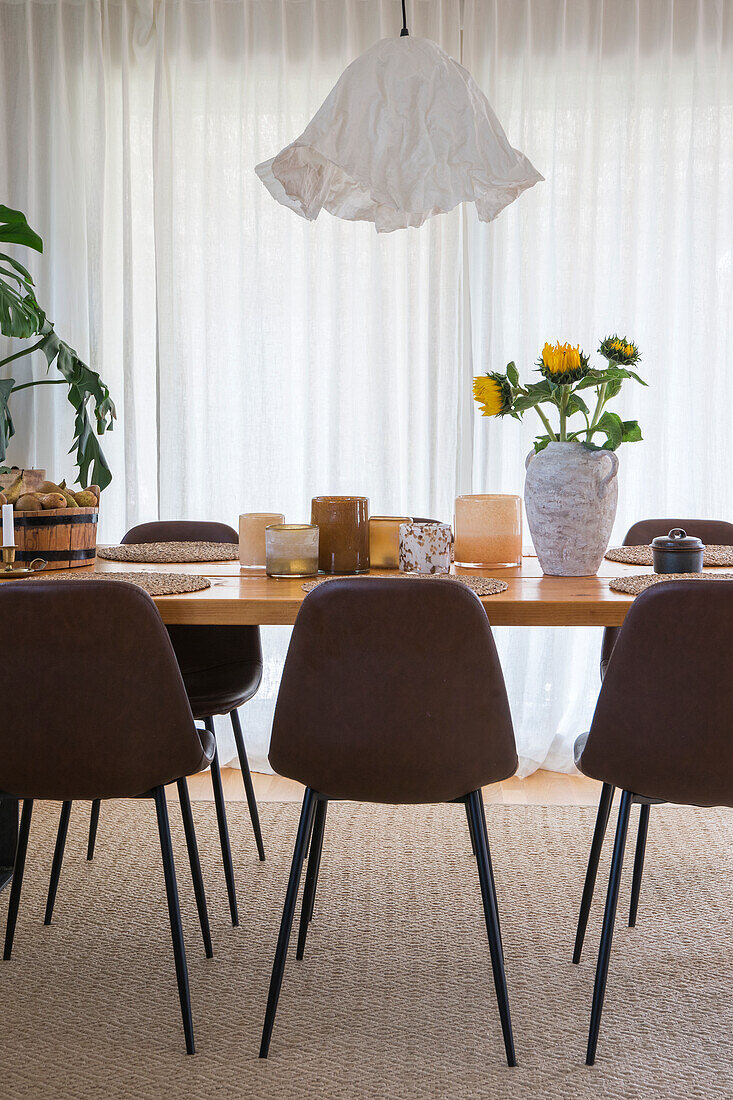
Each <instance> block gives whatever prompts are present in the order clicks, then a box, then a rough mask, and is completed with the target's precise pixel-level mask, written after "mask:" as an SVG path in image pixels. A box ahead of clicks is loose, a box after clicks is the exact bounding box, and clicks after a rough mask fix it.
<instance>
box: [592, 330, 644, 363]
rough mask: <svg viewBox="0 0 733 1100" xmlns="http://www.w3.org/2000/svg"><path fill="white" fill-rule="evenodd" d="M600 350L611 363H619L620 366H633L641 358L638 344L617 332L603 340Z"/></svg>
mask: <svg viewBox="0 0 733 1100" xmlns="http://www.w3.org/2000/svg"><path fill="white" fill-rule="evenodd" d="M598 352H599V354H600V355H602V356H603V358H604V359H608V361H609V363H618V365H619V366H620V367H631V366H633V364H634V363H638V362H639V360H640V359H641V355H640V354H639V349H638V348H637V346H636V344H634V343H632V342H631V340H627V339H626V337H625V336H616V335H615V334H614V335H613V336H607V337H606V339H605V340H602V341H601V346H600V347H599V349H598Z"/></svg>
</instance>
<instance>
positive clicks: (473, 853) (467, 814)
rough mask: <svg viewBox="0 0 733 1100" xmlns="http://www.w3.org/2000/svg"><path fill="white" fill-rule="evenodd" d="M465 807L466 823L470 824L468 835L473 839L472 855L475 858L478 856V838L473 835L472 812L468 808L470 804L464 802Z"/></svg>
mask: <svg viewBox="0 0 733 1100" xmlns="http://www.w3.org/2000/svg"><path fill="white" fill-rule="evenodd" d="M463 805H464V807H465V809H466V821H467V822H468V835H469V836H470V838H471V854H472V855H473V856H475V855H476V838H475V837H474V835H473V822H472V821H471V811H470V810H469V808H468V803H467V802H464V803H463Z"/></svg>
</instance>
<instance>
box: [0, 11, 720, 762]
mask: <svg viewBox="0 0 733 1100" xmlns="http://www.w3.org/2000/svg"><path fill="white" fill-rule="evenodd" d="M399 7H400V5H399V0H381V2H380V0H169V2H162V0H127V2H126V0H106V2H102V0H0V201H4V202H6V203H7V204H9V205H11V206H16V207H20V208H22V209H23V210H24V211H25V212H26V213H27V214H28V217H29V219H30V221H31V223H32V224H33V225H34V226H35V227H36V228H37V229H38V230H39V232H40V233H41V235H42V236H43V238H44V241H45V244H46V250H45V253H44V256H43V257H38V259H37V261H36V260H34V265H33V266H34V271H35V272H36V273H37V275H38V279H37V283H38V290H39V295H40V298H41V301H42V302H43V303H46V304H47V305H48V309H49V313H50V315H51V316H52V317H53V319H54V320H55V321H56V323H57V326H58V328H59V331H60V332H62V333H63V335H64V337H65V338H66V339H67V340H69V341H70V342H71V343H72V344H73V345H74V346H76V347H77V348H78V350H79V351H80V352H81V353H82V354H83V355H88V356H89V357H90V361H91V362H92V364H93V365H94V366H95V368H96V369H98V370H99V371H100V372H101V373H102V376H103V377H104V378H105V380H106V381H107V382H108V383H109V385H110V388H111V389H112V391H113V394H114V396H115V398H116V400H117V406H118V413H119V423H118V427H117V429H116V430H115V432H114V434H113V435H112V436H109V437H105V449H106V450H107V452H108V456H109V459H110V463H111V465H112V468H113V473H114V480H113V482H112V486H111V487H110V489H109V490H108V492H107V493H106V494H105V497H104V508H103V527H102V532H101V535H102V537H103V538H104V539H106V540H115V539H118V538H119V537H120V535H121V534H122V532H123V531H124V529H125V528H126V527H128V526H130V525H131V524H132V523H135V522H138V521H140V520H144V519H153V518H155V517H156V516H161V517H163V518H174V517H211V518H214V517H215V518H221V519H224V520H227V521H229V522H231V523H235V522H236V516H237V515H238V513H239V512H240V511H250V510H253V511H254V510H266V509H275V508H276V509H277V510H282V511H284V512H285V513H286V514H287V515H288V517H289V518H292V519H298V518H302V517H303V516H307V515H308V507H309V500H310V497H311V495H313V494H314V493H316V492H329V491H333V492H347V491H356V492H363V493H366V494H368V495H369V496H370V498H371V501H372V508H373V510H374V511H375V512H382V513H383V512H398V513H402V512H405V511H407V512H408V513H414V514H424V515H429V514H434V515H436V516H440V517H442V518H449V517H450V516H451V513H452V502H453V497H454V495H455V493H456V491H464V492H466V491H471V490H474V491H481V490H484V489H486V490H500V491H506V492H517V491H521V488H522V477H523V464H524V461H523V460H524V454H525V453H526V451H527V450H528V449H529V445H530V440H531V436H532V425H531V423H529V422H528V424H527V426H526V427H524V428H520V427H518V426H516V425H514V424H513V423H511V424H508V423H502V424H498V423H494V422H487V421H485V420H476V419H475V418H474V413H473V409H472V405H471V400H470V379H471V375H472V373H474V370H475V371H476V372H478V371H480V370H484V369H486V368H487V367H491V368H492V369H495V368H498V367H502V366H503V365H504V364H505V363H506V361H507V360H508V359H515V360H516V361H517V363H518V364H522V365H523V366H524V367H525V369H528V368H529V367H530V365H531V363H532V362H533V360H534V359H535V358H536V355H537V352H538V349H539V348H540V347H541V345H542V343H543V342H544V340H545V339H554V338H555V337H559V338H561V339H564V338H565V337H566V336H567V337H569V338H572V339H574V340H580V341H581V343H582V344H583V346H584V347H585V348H586V349H592V348H593V347H594V346H595V344H596V342H597V340H598V339H599V338H600V336H601V335H604V334H605V333H606V332H607V331H610V330H612V329H615V328H618V329H620V330H623V331H625V332H628V333H629V335H632V336H633V337H634V338H635V339H636V340H637V341H638V342H639V344H640V345H641V347H642V348H643V350H644V352H645V360H644V368H645V372H646V375H647V377H648V379H649V381H650V389H649V390H648V391H642V390H641V389H635V390H634V391H631V392H629V393H627V394H626V395H625V397H624V404H625V409H626V410H627V411H628V412H629V413H630V414H633V415H635V416H638V418H639V420H640V421H641V423H642V427H643V429H644V435H645V440H646V441H645V443H643V444H637V445H635V446H628V447H627V448H625V450H624V451H622V456H621V457H622V473H621V494H620V499H621V503H620V507H619V520H618V527H617V534H618V535H619V536H620V535H621V534H622V533H623V530H624V529H625V527H626V526H627V525H628V523H629V522H630V521H631V520H632V519H634V518H637V517H638V516H641V515H645V514H646V515H649V514H652V513H654V512H656V513H664V512H689V513H690V514H693V513H696V514H700V515H702V514H707V515H728V514H730V513H731V512H733V499H731V498H732V497H733V490H731V489H730V487H729V479H728V478H727V476H726V472H727V468H728V467H729V465H730V458H731V449H730V443H729V430H728V419H729V412H728V406H729V402H728V401H727V400H726V397H725V395H726V393H727V387H726V385H725V382H726V379H725V377H724V372H725V369H726V359H727V352H728V347H729V345H730V337H731V331H730V328H731V320H730V303H731V301H732V300H733V273H732V272H733V253H732V245H731V225H732V224H733V217H732V215H733V209H732V204H733V200H732V198H731V195H732V191H731V187H730V180H731V175H732V169H733V141H732V140H731V135H732V134H733V27H732V18H731V6H730V5H728V4H726V3H721V2H717V3H716V2H714V0H700V2H698V3H695V2H692V0H676V2H672V0H639V2H633V0H615V2H614V3H606V4H605V5H604V4H601V3H598V0H573V2H572V3H563V2H561V0H534V2H531V0H526V2H521V3H517V2H515V0H466V2H465V7H464V5H462V4H461V3H460V0H415V2H414V3H413V4H411V5H410V7H411V20H410V26H411V29H412V32H413V33H415V34H420V35H425V36H427V37H430V38H433V39H435V40H436V41H438V42H439V43H440V45H441V46H442V47H443V48H444V49H446V50H447V51H448V52H449V53H450V54H452V55H453V56H455V57H460V56H461V53H462V55H463V62H464V64H466V66H467V67H468V68H469V69H470V71H471V72H472V73H473V75H474V76H475V77H476V79H477V80H478V82H479V84H480V85H481V86H482V88H483V89H484V90H485V91H486V92H487V94H488V96H489V99H490V101H491V102H492V104H493V106H494V107H495V109H496V111H497V114H498V116H499V118H500V120H501V121H502V124H503V125H504V127H505V129H506V130H507V133H508V136H509V138H510V141H512V143H513V144H514V145H515V146H517V147H518V148H520V149H522V151H523V152H525V153H526V154H527V155H528V156H529V157H530V159H531V160H532V161H533V163H535V164H536V165H537V166H538V168H539V169H540V170H541V171H542V173H543V175H545V176H546V178H547V183H545V184H541V185H538V186H537V187H536V188H534V189H533V190H532V192H530V193H529V194H528V195H525V196H523V197H522V198H520V200H519V201H518V202H517V203H516V204H514V205H513V206H512V207H510V208H509V209H508V210H507V211H505V212H504V213H503V214H502V216H501V218H500V219H499V220H498V221H497V222H495V223H492V224H491V225H489V226H480V225H479V224H478V223H477V222H476V221H475V219H474V218H473V216H472V215H471V214H470V213H464V212H462V211H454V212H453V213H452V214H449V215H446V216H444V217H441V218H436V219H433V220H432V221H431V222H430V223H428V224H427V225H426V226H424V227H423V228H422V229H420V230H417V231H412V230H410V231H406V232H404V233H397V234H390V235H389V236H386V237H377V235H376V234H375V233H374V230H373V229H372V228H370V227H369V226H368V225H358V224H353V223H341V222H338V221H336V220H334V219H331V218H328V217H327V216H325V215H324V216H322V217H321V218H319V220H318V222H317V223H316V224H314V225H309V224H307V223H304V222H303V221H302V220H301V219H298V218H296V217H295V216H293V215H292V214H290V213H289V212H288V211H286V210H284V209H283V208H281V207H279V206H278V205H277V204H275V203H274V202H273V201H272V199H271V198H270V197H269V195H268V194H267V193H266V191H265V189H264V188H263V187H262V185H261V184H260V183H259V181H258V180H257V178H256V177H255V175H254V172H253V167H254V165H255V164H256V163H257V162H258V161H261V160H264V159H265V158H266V157H268V156H270V155H272V154H273V153H274V152H276V151H277V150H278V149H280V148H281V147H282V146H283V145H284V144H286V143H287V142H288V141H290V140H291V139H292V138H293V136H295V135H296V134H297V133H299V132H300V130H302V128H303V126H304V125H305V123H306V122H307V121H308V119H309V118H310V117H311V115H312V114H313V113H314V111H315V110H316V108H317V107H318V106H319V104H320V103H321V101H322V100H323V98H324V97H325V95H326V93H327V92H328V91H329V90H330V88H331V86H332V85H333V83H334V82H335V80H336V79H337V77H338V76H339V75H340V73H341V71H342V70H343V68H344V67H345V66H346V64H348V62H349V61H350V60H352V59H353V57H355V56H356V55H357V54H358V53H360V52H361V51H362V50H364V49H366V48H367V47H368V46H369V45H371V44H372V43H373V42H374V41H376V40H377V39H378V38H379V37H383V36H385V35H391V34H396V33H398V30H399V24H400V16H399ZM462 18H463V22H464V27H465V29H464V33H463V36H462V35H461V19H462ZM36 369H37V370H38V371H40V369H41V368H40V364H39V365H38V366H37V367H36ZM23 396H26V398H27V399H26V401H25V402H23V401H22V397H23ZM14 413H15V419H16V424H17V427H18V435H17V437H16V441H15V443H14V447H13V450H12V451H11V454H10V457H11V458H13V459H15V460H16V461H22V462H23V463H25V464H30V463H35V464H38V465H44V466H46V467H47V468H48V469H49V470H52V471H54V474H55V476H58V477H60V476H62V475H64V474H66V475H69V474H71V473H72V464H71V459H70V458H69V457H67V456H66V454H65V452H66V450H67V448H68V445H69V442H70V432H71V416H70V409H69V407H68V405H66V403H65V401H64V399H63V395H62V394H60V393H58V392H55V387H49V390H48V391H45V392H41V393H40V395H37V396H36V397H34V398H28V397H27V394H25V395H19V397H18V400H17V402H16V407H15V410H14ZM688 425H689V426H688ZM693 425H694V427H693ZM701 470H702V471H704V474H702V475H701V473H700V471H701ZM497 633H498V640H499V644H500V647H501V650H502V656H503V659H504V663H505V670H506V674H507V679H508V682H509V687H510V694H511V698H512V704H513V708H514V713H515V719H516V727H517V734H518V740H519V746H520V753H521V757H522V768H523V771H524V772H527V771H531V770H532V769H533V768H534V767H537V766H539V765H542V764H544V765H545V766H552V767H556V768H561V769H569V768H570V767H571V766H572V764H571V753H570V747H571V744H572V740H573V738H574V736H575V735H576V733H577V732H578V731H579V730H580V729H582V728H583V726H584V725H585V724H586V723H587V720H588V717H589V714H590V711H591V708H592V702H593V698H594V693H595V692H596V690H597V672H596V665H597V656H598V646H599V642H600V638H599V632H597V631H581V630H563V631H560V630H556V631H550V630H547V631H543V630H535V629H531V630H529V629H525V630H507V629H504V630H500V631H498V632H497ZM263 641H264V646H265V651H266V658H267V661H266V672H265V680H264V683H263V687H262V689H261V691H260V693H259V694H258V696H257V697H256V699H255V700H254V701H253V702H251V703H250V704H248V705H247V708H246V709H245V711H244V712H243V719H244V725H245V730H246V734H247V738H248V746H249V749H250V754H251V760H252V763H253V764H254V765H255V766H259V767H263V766H266V752H267V741H268V737H269V722H270V715H271V708H272V704H273V700H274V696H275V694H276V691H277V682H278V677H279V671H280V667H281V660H282V654H283V652H284V648H285V645H286V642H287V631H285V630H280V629H275V628H271V629H266V630H265V631H264V632H263ZM222 755H223V756H224V757H225V758H226V756H227V755H228V753H227V746H226V745H223V746H222Z"/></svg>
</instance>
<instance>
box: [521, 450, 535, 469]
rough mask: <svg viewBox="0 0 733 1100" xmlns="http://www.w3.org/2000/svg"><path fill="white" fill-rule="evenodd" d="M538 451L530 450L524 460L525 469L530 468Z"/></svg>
mask: <svg viewBox="0 0 733 1100" xmlns="http://www.w3.org/2000/svg"><path fill="white" fill-rule="evenodd" d="M536 453H537V452H536V451H530V452H529V454H528V455H527V457H526V458H525V460H524V468H525V470H528V469H529V464H530V462H531V461H532V459H533V458H534V456H535V454H536Z"/></svg>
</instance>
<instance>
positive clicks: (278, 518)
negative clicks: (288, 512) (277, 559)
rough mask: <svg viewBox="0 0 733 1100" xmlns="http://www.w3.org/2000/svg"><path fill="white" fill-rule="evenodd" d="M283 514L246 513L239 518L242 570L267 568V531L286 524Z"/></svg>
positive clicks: (240, 562)
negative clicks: (274, 525)
mask: <svg viewBox="0 0 733 1100" xmlns="http://www.w3.org/2000/svg"><path fill="white" fill-rule="evenodd" d="M284 522H285V516H284V515H283V514H282V513H281V512H245V513H244V515H241V516H240V517H239V564H240V566H241V567H242V569H264V568H265V561H266V555H265V529H266V528H267V527H269V526H270V525H271V524H273V523H284Z"/></svg>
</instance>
